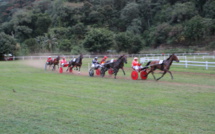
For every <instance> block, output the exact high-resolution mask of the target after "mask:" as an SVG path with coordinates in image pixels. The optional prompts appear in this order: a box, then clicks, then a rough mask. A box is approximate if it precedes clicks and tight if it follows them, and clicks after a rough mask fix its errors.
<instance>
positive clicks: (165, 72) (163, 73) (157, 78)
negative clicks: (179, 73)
mask: <svg viewBox="0 0 215 134" xmlns="http://www.w3.org/2000/svg"><path fill="white" fill-rule="evenodd" d="M166 72H167V71H164V72H163V74H162V75H161V77H159V78H157V81H158V80H160V79H161V78H162V77H163V76H164V75H165V74H166Z"/></svg>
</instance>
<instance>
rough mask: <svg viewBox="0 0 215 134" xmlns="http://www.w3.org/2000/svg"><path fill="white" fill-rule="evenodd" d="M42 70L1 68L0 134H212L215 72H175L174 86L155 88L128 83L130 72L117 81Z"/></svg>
mask: <svg viewBox="0 0 215 134" xmlns="http://www.w3.org/2000/svg"><path fill="white" fill-rule="evenodd" d="M84 66H85V67H83V71H86V70H87V68H86V66H87V64H85V65H84ZM127 66H129V65H127ZM42 67H43V65H41V68H32V67H31V66H26V65H25V64H23V62H21V61H15V62H0V74H1V77H0V133H3V134H18V133H20V134H23V133H26V134H27V133H31V134H70V133H72V134H73V133H75V134H76V133H77V134H83V133H86V134H96V133H98V134H101V133H102V134H104V133H117V134H118V133H122V134H137V133H139V134H143V133H147V134H148V133H155V134H157V133H163V134H166V133H170V134H175V133H179V134H181V133H195V134H213V133H215V127H214V126H215V103H214V102H215V94H214V93H215V77H214V74H215V71H214V70H209V71H208V70H205V72H206V73H203V71H200V70H198V69H197V71H196V72H195V69H194V70H193V72H192V74H187V73H184V71H183V70H184V69H183V68H180V67H173V68H172V70H173V71H175V73H173V75H174V77H175V80H173V81H172V80H170V77H169V75H167V76H165V77H164V78H162V80H161V81H159V82H155V81H154V80H153V79H152V77H151V76H149V79H148V80H146V81H142V80H137V81H132V80H130V79H129V76H130V72H129V71H128V70H127V71H126V73H127V75H126V76H123V75H122V73H121V71H120V73H119V79H117V80H115V79H112V78H103V79H102V78H100V77H93V78H91V77H88V76H77V75H70V74H59V73H53V72H51V71H47V72H44V70H43V68H42ZM203 74H204V75H203ZM120 78H123V79H120ZM13 89H14V90H15V92H14V91H13Z"/></svg>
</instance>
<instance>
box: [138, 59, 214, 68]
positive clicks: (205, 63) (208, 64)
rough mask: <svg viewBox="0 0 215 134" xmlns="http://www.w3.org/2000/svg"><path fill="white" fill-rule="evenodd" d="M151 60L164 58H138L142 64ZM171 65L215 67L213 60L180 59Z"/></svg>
mask: <svg viewBox="0 0 215 134" xmlns="http://www.w3.org/2000/svg"><path fill="white" fill-rule="evenodd" d="M152 60H164V59H159V57H157V58H153V57H150V58H140V62H141V63H143V64H146V62H148V61H152ZM173 65H181V66H184V67H185V68H188V67H189V66H196V67H204V68H205V69H206V70H208V69H209V68H211V67H215V62H208V61H187V60H184V61H183V60H180V62H179V63H177V62H173Z"/></svg>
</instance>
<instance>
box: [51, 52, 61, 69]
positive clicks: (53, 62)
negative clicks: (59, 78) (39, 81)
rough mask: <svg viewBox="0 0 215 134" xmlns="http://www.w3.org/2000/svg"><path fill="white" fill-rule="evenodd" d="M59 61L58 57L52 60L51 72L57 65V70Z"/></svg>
mask: <svg viewBox="0 0 215 134" xmlns="http://www.w3.org/2000/svg"><path fill="white" fill-rule="evenodd" d="M59 61H60V56H57V58H55V59H54V60H52V64H53V68H52V71H54V70H55V66H56V65H57V66H58V68H59Z"/></svg>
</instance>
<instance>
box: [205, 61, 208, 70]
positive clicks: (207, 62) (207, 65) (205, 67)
mask: <svg viewBox="0 0 215 134" xmlns="http://www.w3.org/2000/svg"><path fill="white" fill-rule="evenodd" d="M205 63H206V67H205V68H206V69H207V70H208V61H206V62H205Z"/></svg>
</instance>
